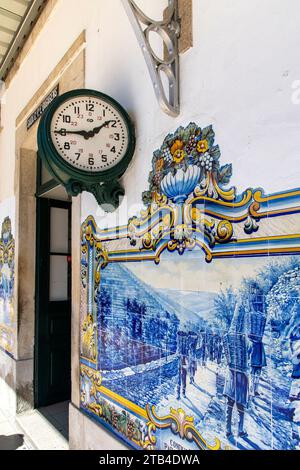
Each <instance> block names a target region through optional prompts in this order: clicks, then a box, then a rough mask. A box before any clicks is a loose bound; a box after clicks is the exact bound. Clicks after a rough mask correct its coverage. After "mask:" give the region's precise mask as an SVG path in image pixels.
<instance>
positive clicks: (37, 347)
mask: <svg viewBox="0 0 300 470" xmlns="http://www.w3.org/2000/svg"><path fill="white" fill-rule="evenodd" d="M46 205H47V210H45V209H46V207H44V206H46ZM51 207H58V208H63V209H68V211H69V236H70V237H71V240H70V241H71V243H70V246H69V253H68V254H67V256H71V252H72V251H71V248H72V224H71V220H72V218H71V214H72V203H71V202H67V201H59V200H54V199H46V198H42V197H37V201H36V267H35V325H34V329H35V344H34V407H35V408H39V407H41V406H45V404H46V403H45V400H46V397H47V395H46V394H47V391H46V389H45V386H46V385H47V383H48V376H47V374H48V372H49V368H48V367H47V365H48V359H49V358H48V354H49V353H50V350H48V351H47V349H46V350H45V348H44V347H41V343H42V342H43V332H44V331H45V328H47V322H48V319H49V310H48V308H42V306H43V304H45V303H48V304H49V300H48V299H45V298H44V294H43V293H42V292H41V289H40V286H41V285H43V286H45V289H46V291H47V292H49V286H50V230H49V232H48V237H47V240H46V242H45V243H46V246H47V249H46V248H45V247H42V244H41V243H40V239H41V226H42V225H43V224H49V228H50V224H51V214H50V212H51ZM49 218H50V223H49ZM69 266H70V265H69ZM71 269H72V267H71ZM68 291H69V293H70V305H72V290H71V276H70V275H68ZM70 331H71V308H70ZM70 375H71V344H70ZM70 395H71V391H70ZM70 398H71V397H70Z"/></svg>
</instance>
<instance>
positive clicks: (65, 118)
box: [63, 114, 71, 123]
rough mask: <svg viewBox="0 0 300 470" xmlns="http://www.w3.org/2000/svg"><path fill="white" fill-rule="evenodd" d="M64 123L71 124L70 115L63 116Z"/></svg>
mask: <svg viewBox="0 0 300 470" xmlns="http://www.w3.org/2000/svg"><path fill="white" fill-rule="evenodd" d="M63 122H67V123H70V122H71V116H69V115H68V114H64V115H63Z"/></svg>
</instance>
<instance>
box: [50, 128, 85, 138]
mask: <svg viewBox="0 0 300 470" xmlns="http://www.w3.org/2000/svg"><path fill="white" fill-rule="evenodd" d="M92 132H93V131H67V130H66V129H60V130H59V131H54V133H55V134H59V135H62V136H65V135H66V134H77V135H82V136H83V137H84V138H85V139H89V138H90V137H93V135H94V134H93V133H92Z"/></svg>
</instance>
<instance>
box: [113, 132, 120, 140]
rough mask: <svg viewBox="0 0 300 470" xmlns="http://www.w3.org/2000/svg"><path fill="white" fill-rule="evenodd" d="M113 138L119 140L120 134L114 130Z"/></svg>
mask: <svg viewBox="0 0 300 470" xmlns="http://www.w3.org/2000/svg"><path fill="white" fill-rule="evenodd" d="M114 135H115V140H120V134H118V133H117V132H115V134H114Z"/></svg>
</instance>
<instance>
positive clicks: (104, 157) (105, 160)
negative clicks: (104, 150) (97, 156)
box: [101, 155, 107, 163]
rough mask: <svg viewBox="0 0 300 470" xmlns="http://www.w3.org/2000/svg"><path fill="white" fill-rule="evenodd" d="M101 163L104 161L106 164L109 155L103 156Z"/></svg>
mask: <svg viewBox="0 0 300 470" xmlns="http://www.w3.org/2000/svg"><path fill="white" fill-rule="evenodd" d="M101 161H102V163H106V162H107V155H101Z"/></svg>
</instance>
